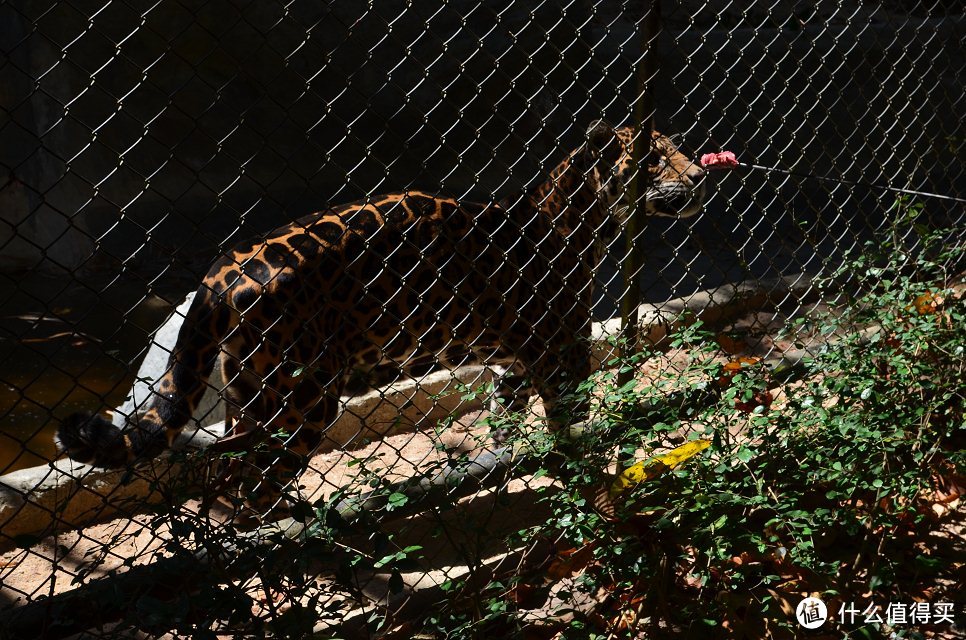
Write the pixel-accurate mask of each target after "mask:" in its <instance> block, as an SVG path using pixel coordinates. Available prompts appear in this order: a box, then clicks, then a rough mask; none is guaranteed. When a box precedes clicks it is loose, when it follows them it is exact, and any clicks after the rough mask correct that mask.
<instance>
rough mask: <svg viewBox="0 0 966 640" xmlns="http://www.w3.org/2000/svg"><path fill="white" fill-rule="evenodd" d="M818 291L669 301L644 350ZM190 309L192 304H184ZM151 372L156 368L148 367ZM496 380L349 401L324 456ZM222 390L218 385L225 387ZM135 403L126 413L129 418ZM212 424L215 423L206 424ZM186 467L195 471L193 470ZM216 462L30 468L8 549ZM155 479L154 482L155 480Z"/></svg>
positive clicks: (710, 294)
mask: <svg viewBox="0 0 966 640" xmlns="http://www.w3.org/2000/svg"><path fill="white" fill-rule="evenodd" d="M810 292H811V279H810V278H809V277H808V276H804V275H794V276H787V277H784V278H780V279H777V280H770V281H763V282H756V281H748V282H742V283H738V284H731V285H725V286H722V287H719V288H717V289H712V290H708V291H701V292H698V293H695V294H693V295H690V296H687V297H685V298H678V299H675V300H669V301H667V302H665V303H663V304H660V305H651V304H648V305H642V306H641V307H640V310H639V318H640V325H641V333H640V335H641V341H642V343H646V344H649V345H651V346H652V347H655V348H662V347H664V346H666V338H667V336H668V335H669V334H671V333H673V332H674V331H675V330H676V329H677V328H679V327H681V326H684V325H686V324H689V323H692V322H694V321H695V320H697V319H701V320H703V321H704V322H706V323H707V324H709V325H715V324H722V323H725V322H727V321H728V320H730V319H732V318H734V317H736V316H738V315H740V314H741V313H744V312H746V311H747V310H749V309H756V308H761V307H764V306H766V305H768V304H780V303H782V302H785V301H787V300H789V299H791V300H800V299H801V298H803V297H804V296H805V295H807V294H808V293H810ZM188 302H190V300H187V301H186V303H185V304H187V303H188ZM185 308H186V307H185V306H184V305H182V306H181V307H179V311H176V312H175V313H174V314H172V317H171V319H169V321H168V323H166V324H165V326H164V327H162V329H161V330H159V332H158V334H157V335H156V336H155V342H156V344H155V345H154V346H153V347H152V351H156V353H155V354H154V356H153V360H151V362H154V364H150V362H149V359H150V358H152V356H150V354H149V357H146V358H145V363H144V364H143V365H142V367H141V370H140V371H139V374H138V377H139V378H140V383H143V384H150V379H151V378H157V377H160V376H159V375H157V372H156V371H154V373H153V375H152V371H151V368H152V367H154V368H155V369H156V367H157V366H158V365H157V362H158V361H162V364H161V365H160V366H161V367H162V368H161V369H160V370H161V371H163V367H164V366H165V363H166V359H167V351H168V350H169V349H170V347H171V345H173V338H174V337H176V335H177V331H172V330H171V327H170V326H169V325H170V324H171V323H173V322H176V323H180V320H181V319H182V318H183V309H185ZM619 332H620V319H611V320H607V321H605V322H599V323H594V327H593V341H594V346H593V349H594V359H595V361H596V363H597V364H598V365H599V364H600V363H604V362H607V361H608V360H609V359H610V358H612V357H614V355H615V350H614V348H613V347H612V346H611V344H610V338H612V337H613V336H616V335H618V334H619ZM149 365H150V366H149ZM489 380H490V377H489V373H488V371H487V370H486V369H485V368H484V367H480V366H473V367H464V368H461V369H458V370H456V371H452V372H450V371H440V372H435V373H432V374H430V375H427V376H425V377H423V378H422V379H421V380H419V381H412V380H406V381H401V382H399V383H396V384H394V385H391V386H390V387H387V388H384V389H380V390H376V391H372V392H370V393H368V394H366V395H363V396H359V397H355V398H348V399H345V410H344V411H343V412H342V414H341V415H340V417H339V418H338V419H337V420H336V421H335V422H334V423H333V424H332V425H330V426H329V428H328V429H327V430H326V438H325V440H324V441H323V444H322V447H321V449H320V451H322V452H325V451H331V450H334V449H336V448H351V447H353V446H357V445H361V444H363V443H365V442H366V441H369V440H373V439H377V438H383V437H385V436H388V435H392V434H396V433H405V432H411V431H413V430H415V429H416V428H418V427H420V426H421V425H426V426H435V425H436V423H437V422H439V421H440V420H442V419H443V418H445V417H447V416H450V415H454V414H462V413H466V412H469V411H471V410H475V409H478V408H479V407H480V403H479V401H478V400H472V401H471V400H463V397H462V396H463V394H462V393H460V392H458V391H457V389H456V383H457V382H459V383H462V384H465V385H469V386H471V387H476V386H477V385H479V384H482V383H485V382H488V381H489ZM216 386H217V385H216ZM133 397H139V398H145V397H146V395H145V387H143V386H142V387H140V388H138V389H134V390H132V398H133ZM133 406H134V405H133V404H127V405H125V411H129V410H130V408H132V407H133ZM219 406H220V398H217V396H216V401H213V402H209V403H207V404H206V406H205V409H204V415H203V416H201V418H202V419H200V420H199V422H200V424H201V425H202V426H200V428H199V429H198V430H196V431H193V432H191V433H186V434H184V435H183V436H182V439H181V440H179V444H178V446H179V447H185V448H194V449H205V448H206V447H207V446H209V445H210V444H211V443H212V442H214V441H216V440H217V439H218V438H219V437H220V436H221V435H223V434H224V423H223V422H222V421H218V422H213V421H212V420H211V418H210V416H213V415H218V414H219V413H220V414H221V415H224V413H223V410H219ZM206 419H207V421H208V422H211V424H205V422H206ZM186 465H187V466H186ZM206 466H207V461H206V460H205V458H204V457H201V456H197V457H192V458H189V459H188V460H187V461H185V462H181V463H178V464H177V465H175V466H172V465H170V464H168V463H167V462H157V463H155V464H153V465H146V468H145V469H144V470H143V471H142V470H139V473H137V474H133V476H134V477H133V479H131V480H130V481H127V482H125V483H122V480H127V478H126V477H125V476H127V475H128V474H127V473H126V472H124V471H105V470H103V469H96V468H93V467H90V466H89V465H83V464H77V463H74V462H72V461H70V460H61V461H57V462H53V463H51V464H49V465H45V466H40V467H33V468H30V469H23V470H21V471H17V472H14V473H11V474H8V475H5V476H0V549H4V548H10V547H11V546H14V545H21V546H27V545H29V544H31V542H32V541H33V540H35V539H36V538H37V537H40V536H43V535H46V534H49V533H52V532H54V531H58V530H66V529H72V528H76V527H80V526H83V525H85V524H89V523H92V522H96V521H103V520H105V519H107V518H110V517H114V516H116V515H117V514H123V515H127V516H130V515H133V514H134V513H137V512H140V511H144V510H145V509H146V508H148V507H149V506H150V505H152V504H157V503H160V502H162V501H168V500H170V499H171V496H170V495H162V494H161V493H160V492H159V491H158V489H159V488H161V489H163V488H164V487H165V486H166V485H167V484H169V483H168V481H169V480H174V479H177V481H178V482H179V486H182V487H190V486H192V485H193V484H195V481H197V483H198V484H200V481H201V479H203V478H204V473H205V469H206ZM149 478H150V481H149V480H148V479H149Z"/></svg>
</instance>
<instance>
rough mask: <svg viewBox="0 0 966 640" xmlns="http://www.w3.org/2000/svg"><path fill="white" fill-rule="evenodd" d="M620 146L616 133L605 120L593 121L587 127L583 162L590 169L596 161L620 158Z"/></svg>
mask: <svg viewBox="0 0 966 640" xmlns="http://www.w3.org/2000/svg"><path fill="white" fill-rule="evenodd" d="M620 152H621V145H620V141H619V140H618V139H617V131H616V130H615V129H614V127H613V125H611V124H610V123H608V122H607V121H606V120H594V121H593V122H592V123H591V124H590V126H589V127H587V144H586V145H585V146H584V153H583V154H582V155H583V158H582V160H583V162H584V164H585V166H586V167H588V168H589V167H591V166H593V165H594V163H595V162H598V161H601V160H603V161H605V162H606V161H608V160H610V161H614V162H616V160H617V158H619V157H620Z"/></svg>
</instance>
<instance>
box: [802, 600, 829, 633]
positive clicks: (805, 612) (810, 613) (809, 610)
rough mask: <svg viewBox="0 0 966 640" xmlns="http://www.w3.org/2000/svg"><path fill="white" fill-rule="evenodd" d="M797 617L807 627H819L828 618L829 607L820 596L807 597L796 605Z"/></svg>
mask: <svg viewBox="0 0 966 640" xmlns="http://www.w3.org/2000/svg"><path fill="white" fill-rule="evenodd" d="M795 617H796V618H798V624H800V625H802V626H803V627H805V628H806V629H818V628H819V627H821V626H822V625H823V624H825V621H826V620H827V619H828V607H826V606H825V603H824V602H822V601H821V600H819V599H818V598H805V599H804V600H802V601H801V602H799V603H798V606H797V607H795Z"/></svg>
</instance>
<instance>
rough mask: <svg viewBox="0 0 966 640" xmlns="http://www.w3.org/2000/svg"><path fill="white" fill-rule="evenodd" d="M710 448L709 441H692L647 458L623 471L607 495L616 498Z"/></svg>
mask: <svg viewBox="0 0 966 640" xmlns="http://www.w3.org/2000/svg"><path fill="white" fill-rule="evenodd" d="M710 446H711V441H710V440H692V441H691V442H687V443H685V444H682V445H681V446H680V447H676V448H674V449H672V450H671V451H669V452H668V453H664V454H661V455H659V456H654V457H653V458H648V459H647V460H645V461H644V462H638V463H637V464H635V465H632V466H630V467H628V468H627V469H624V472H623V473H621V474H620V475H619V476H617V479H616V480H614V483H613V484H612V485H611V486H610V491H608V495H609V496H610V497H611V498H616V497H617V496H619V495H620V494H622V493H623V492H624V491H626V490H627V489H630V488H632V487H635V486H637V485H639V484H640V483H642V482H647V481H648V480H652V479H654V478H656V477H658V476H660V475H663V474H665V473H667V472H668V471H670V470H672V469H674V468H675V467H677V466H678V465H679V464H681V463H682V462H684V461H685V460H689V459H691V458H693V457H694V456H696V455H698V454H699V453H701V452H702V451H704V450H705V449H707V448H708V447H710Z"/></svg>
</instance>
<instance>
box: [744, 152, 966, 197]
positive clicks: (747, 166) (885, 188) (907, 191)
mask: <svg viewBox="0 0 966 640" xmlns="http://www.w3.org/2000/svg"><path fill="white" fill-rule="evenodd" d="M738 166H739V167H743V168H745V169H757V170H758V171H768V172H771V173H782V174H785V175H788V176H793V177H796V178H810V179H813V180H821V181H823V182H834V183H836V184H844V185H847V186H851V187H865V188H867V189H881V190H883V191H892V192H895V193H905V194H909V195H913V196H923V197H926V198H939V199H941V200H950V201H952V202H966V198H957V197H956V196H948V195H945V194H942V193H931V192H929V191H916V190H915V189H902V188H900V187H890V186H887V185H882V184H874V183H872V182H857V181H853V180H843V179H841V178H831V177H829V176H821V175H817V174H814V173H800V172H797V171H789V170H788V169H779V168H778V167H766V166H764V165H760V164H752V163H750V162H739V163H738Z"/></svg>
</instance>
